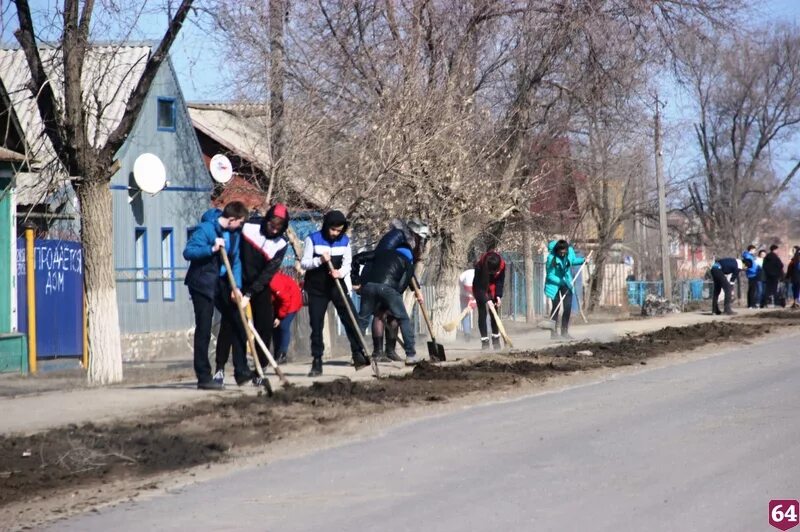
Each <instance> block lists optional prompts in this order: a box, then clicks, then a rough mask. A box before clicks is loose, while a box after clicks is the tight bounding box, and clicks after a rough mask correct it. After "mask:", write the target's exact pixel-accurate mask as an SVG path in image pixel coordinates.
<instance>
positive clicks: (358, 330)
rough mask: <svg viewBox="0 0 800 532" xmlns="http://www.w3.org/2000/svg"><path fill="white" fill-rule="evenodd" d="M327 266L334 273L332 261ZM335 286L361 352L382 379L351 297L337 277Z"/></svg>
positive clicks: (326, 262) (377, 376)
mask: <svg viewBox="0 0 800 532" xmlns="http://www.w3.org/2000/svg"><path fill="white" fill-rule="evenodd" d="M325 264H327V265H328V271H329V272H331V275H333V272H334V271H335V270H334V269H333V264H331V261H329V260H327V261H325ZM333 284H335V285H336V288H337V289H338V290H339V295H340V296H342V301H344V306H345V307H347V316H348V317H349V318H350V323H351V324H352V325H353V328H354V329H355V330H356V336H358V341H359V343H360V344H361V350H362V354H363V355H364V357H365V358H366V359H367V360H369V363H370V364H371V365H372V373H373V375H375V377H376V378H378V379H380V378H381V370H380V368H379V367H378V361H377V360H375V357H371V356H369V355H368V354H367V342H365V341H364V335H363V334H361V328H360V327H359V326H358V321H357V320H356V317H355V315H354V314H353V302H352V301H351V300H350V297H349V296H348V295H347V294H345V293H344V288H342V283H340V282H339V279H337V278H336V277H334V278H333Z"/></svg>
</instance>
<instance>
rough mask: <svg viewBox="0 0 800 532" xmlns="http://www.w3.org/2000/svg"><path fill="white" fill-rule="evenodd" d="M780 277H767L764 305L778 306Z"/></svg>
mask: <svg viewBox="0 0 800 532" xmlns="http://www.w3.org/2000/svg"><path fill="white" fill-rule="evenodd" d="M780 281H781V279H780V277H770V276H769V275H768V276H767V279H766V293H765V294H764V303H765V304H767V305H776V304H777V301H776V299H777V295H778V283H780Z"/></svg>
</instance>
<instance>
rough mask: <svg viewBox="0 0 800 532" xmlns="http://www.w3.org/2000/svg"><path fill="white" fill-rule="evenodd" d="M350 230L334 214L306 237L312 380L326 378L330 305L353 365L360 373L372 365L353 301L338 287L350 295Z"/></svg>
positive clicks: (304, 263) (343, 219)
mask: <svg viewBox="0 0 800 532" xmlns="http://www.w3.org/2000/svg"><path fill="white" fill-rule="evenodd" d="M347 227H348V222H347V218H346V217H345V215H344V214H343V213H342V212H340V211H330V212H328V213H327V214H325V216H324V217H323V219H322V229H321V230H319V231H317V232H315V233H312V234H311V235H309V236H308V237H306V239H305V244H304V246H303V259H302V260H301V261H300V264H301V266H302V267H303V268H304V269H305V270H306V275H305V281H304V283H303V289H304V290H305V292H306V294H307V295H308V315H309V321H310V325H311V357H312V362H311V371H309V373H308V376H309V377H315V376H318V375H322V355H323V353H324V352H325V344H324V343H323V341H322V328H323V327H324V326H325V312H326V311H327V310H328V304H329V303H333V306H334V307H335V308H336V312H337V313H338V314H339V319H340V320H341V321H342V324H344V330H345V333H346V334H347V339H348V340H349V342H350V352H351V353H352V356H353V365H354V366H355V368H356V369H361V368H362V367H364V366H368V365H369V359H368V358H367V355H366V353H364V351H363V349H362V348H361V345H360V342H359V340H358V330H357V329H356V328H355V325H354V324H352V323H350V318H349V316H348V313H347V305H350V308H351V309H352V310H353V314H355V309H353V306H352V303H351V301H350V298H347V297H345V299H344V300H343V299H342V297H341V295H340V291H339V290H338V289H337V288H336V285H335V284H334V283H339V284H340V286H341V287H342V290H343V291H344V292H345V294H346V293H347V285H346V284H345V283H344V278H345V277H346V276H347V275H349V274H350V264H351V262H352V258H353V257H352V251H351V249H350V238H349V237H348V236H347V234H346V233H347ZM328 262H330V263H331V265H332V266H333V271H330V269H329V268H328V264H327V263H328Z"/></svg>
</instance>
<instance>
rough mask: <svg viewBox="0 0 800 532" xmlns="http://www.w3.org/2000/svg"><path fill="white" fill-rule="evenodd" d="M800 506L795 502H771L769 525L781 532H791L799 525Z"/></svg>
mask: <svg viewBox="0 0 800 532" xmlns="http://www.w3.org/2000/svg"><path fill="white" fill-rule="evenodd" d="M798 516H800V504H799V503H798V502H797V501H794V500H788V499H787V500H779V499H775V500H772V501H769V524H771V525H772V526H774V527H775V528H777V529H779V530H789V529H790V528H794V527H796V526H797V524H798Z"/></svg>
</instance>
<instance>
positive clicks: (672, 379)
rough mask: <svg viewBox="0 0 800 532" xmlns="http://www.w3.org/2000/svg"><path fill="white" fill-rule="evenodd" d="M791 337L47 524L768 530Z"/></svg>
mask: <svg viewBox="0 0 800 532" xmlns="http://www.w3.org/2000/svg"><path fill="white" fill-rule="evenodd" d="M799 406H800V336H793V337H789V338H783V339H780V340H773V341H767V342H760V343H758V344H755V345H751V346H745V347H744V348H742V349H737V350H735V351H732V352H729V353H726V354H724V355H722V356H715V357H710V358H706V359H702V360H696V361H692V362H688V363H682V364H677V365H672V366H668V367H664V368H660V369H653V370H650V371H644V372H639V373H634V374H630V373H629V374H623V375H620V376H618V377H615V378H611V379H610V380H605V381H603V382H597V383H593V384H589V385H583V386H580V387H575V388H570V389H566V390H562V391H559V392H554V393H548V394H544V395H539V396H533V397H527V398H524V399H520V400H515V401H512V402H507V403H499V404H498V403H495V404H489V405H485V406H480V407H474V408H469V409H465V410H463V411H459V412H457V413H454V414H450V415H447V416H443V417H437V418H433V419H426V420H422V421H418V422H413V423H409V424H405V425H401V426H398V427H396V428H394V429H392V430H390V431H387V432H386V433H384V434H382V435H380V436H378V437H375V438H372V439H368V440H365V441H359V442H356V443H352V444H348V445H345V446H341V447H337V448H333V449H328V450H324V451H320V452H316V453H313V454H310V455H307V456H304V457H301V458H296V459H291V460H284V461H277V462H274V463H270V464H268V465H265V466H261V467H257V468H253V469H249V470H244V471H238V472H236V473H232V474H230V475H229V476H227V477H223V478H218V479H215V480H213V481H207V482H203V483H199V484H196V485H192V486H189V487H187V488H184V489H182V490H180V491H177V492H174V493H169V494H164V495H159V496H156V497H154V498H151V499H146V500H140V501H136V502H129V503H124V504H120V505H118V506H116V507H113V508H107V509H101V510H100V511H99V512H97V513H92V514H88V515H82V516H77V517H74V518H72V519H70V520H67V521H61V522H57V523H55V524H53V525H52V529H54V530H77V531H109V530H111V531H114V532H123V531H127V530H131V531H133V530H135V531H142V530H145V531H148V532H155V531H161V530H176V531H177V530H180V531H183V530H193V531H199V530H248V531H253V530H275V531H283V530H325V531H338V530H376V531H381V532H391V531H401V530H408V531H448V532H450V531H452V532H456V531H458V532H463V531H474V530H486V531H498V530H521V531H522V530H524V531H530V530H554V531H555V530H557V531H577V530H609V531H623V530H636V531H645V530H647V531H654V530H670V531H672V530H680V531H687V530H703V531H707V530H725V531H737V530H741V531H754V530H776V529H774V528H772V527H771V526H770V525H769V523H768V505H769V501H770V499H800V408H798V407H799Z"/></svg>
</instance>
